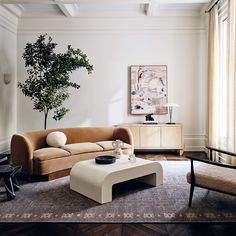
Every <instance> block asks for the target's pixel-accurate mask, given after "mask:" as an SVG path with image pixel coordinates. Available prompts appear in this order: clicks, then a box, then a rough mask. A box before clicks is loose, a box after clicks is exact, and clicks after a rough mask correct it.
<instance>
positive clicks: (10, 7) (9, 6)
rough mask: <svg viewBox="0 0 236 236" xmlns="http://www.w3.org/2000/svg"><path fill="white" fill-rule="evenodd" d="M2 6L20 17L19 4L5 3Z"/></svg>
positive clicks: (20, 7) (20, 9)
mask: <svg viewBox="0 0 236 236" xmlns="http://www.w3.org/2000/svg"><path fill="white" fill-rule="evenodd" d="M4 7H5V8H6V9H8V10H9V11H10V12H11V13H13V14H14V15H15V16H17V17H20V16H21V15H22V10H23V8H22V6H21V5H18V4H17V5H12V4H5V5H4Z"/></svg>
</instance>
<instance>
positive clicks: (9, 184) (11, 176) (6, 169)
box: [0, 164, 21, 200]
mask: <svg viewBox="0 0 236 236" xmlns="http://www.w3.org/2000/svg"><path fill="white" fill-rule="evenodd" d="M20 171H21V166H12V165H8V164H7V165H0V179H1V177H3V180H4V185H5V189H6V193H7V199H8V200H12V199H14V198H15V191H17V190H19V188H20V186H19V183H18V181H17V178H16V176H15V175H16V174H17V173H19V172H20Z"/></svg>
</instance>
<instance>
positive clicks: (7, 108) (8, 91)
mask: <svg viewBox="0 0 236 236" xmlns="http://www.w3.org/2000/svg"><path fill="white" fill-rule="evenodd" d="M16 27H17V19H16V18H15V17H13V16H12V15H11V14H10V13H9V12H7V11H6V10H5V9H4V8H2V7H1V6H0V152H4V151H6V150H8V149H9V143H10V138H11V136H12V134H13V133H15V132H16V80H17V79H16V78H17V55H16V52H17V49H16V46H17V42H16V40H17V35H16V31H17V30H16ZM4 74H9V75H10V79H11V81H10V83H9V84H5V83H4Z"/></svg>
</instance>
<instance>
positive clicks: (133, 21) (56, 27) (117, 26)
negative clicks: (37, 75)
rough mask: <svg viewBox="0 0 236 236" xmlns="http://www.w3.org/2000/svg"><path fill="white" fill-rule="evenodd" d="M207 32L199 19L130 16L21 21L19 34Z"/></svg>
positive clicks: (196, 17) (23, 19)
mask: <svg viewBox="0 0 236 236" xmlns="http://www.w3.org/2000/svg"><path fill="white" fill-rule="evenodd" d="M147 30H149V31H158V30H159V31H172V30H177V31H198V32H199V31H205V25H203V24H202V20H201V18H200V17H199V16H195V17H193V16H191V17H189V16H186V17H162V16H161V17H155V18H153V17H150V18H149V17H145V16H144V17H130V18H129V17H126V18H122V19H121V18H79V19H78V18H45V19H26V18H22V19H19V23H18V32H19V33H20V34H24V33H30V32H40V31H41V32H45V31H46V32H47V31H50V32H62V33H63V32H73V33H75V32H81V31H87V32H88V31H130V32H132V31H147Z"/></svg>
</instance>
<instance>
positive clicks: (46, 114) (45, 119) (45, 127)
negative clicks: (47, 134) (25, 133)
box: [44, 111, 48, 129]
mask: <svg viewBox="0 0 236 236" xmlns="http://www.w3.org/2000/svg"><path fill="white" fill-rule="evenodd" d="M47 118H48V111H46V112H44V129H47Z"/></svg>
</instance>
